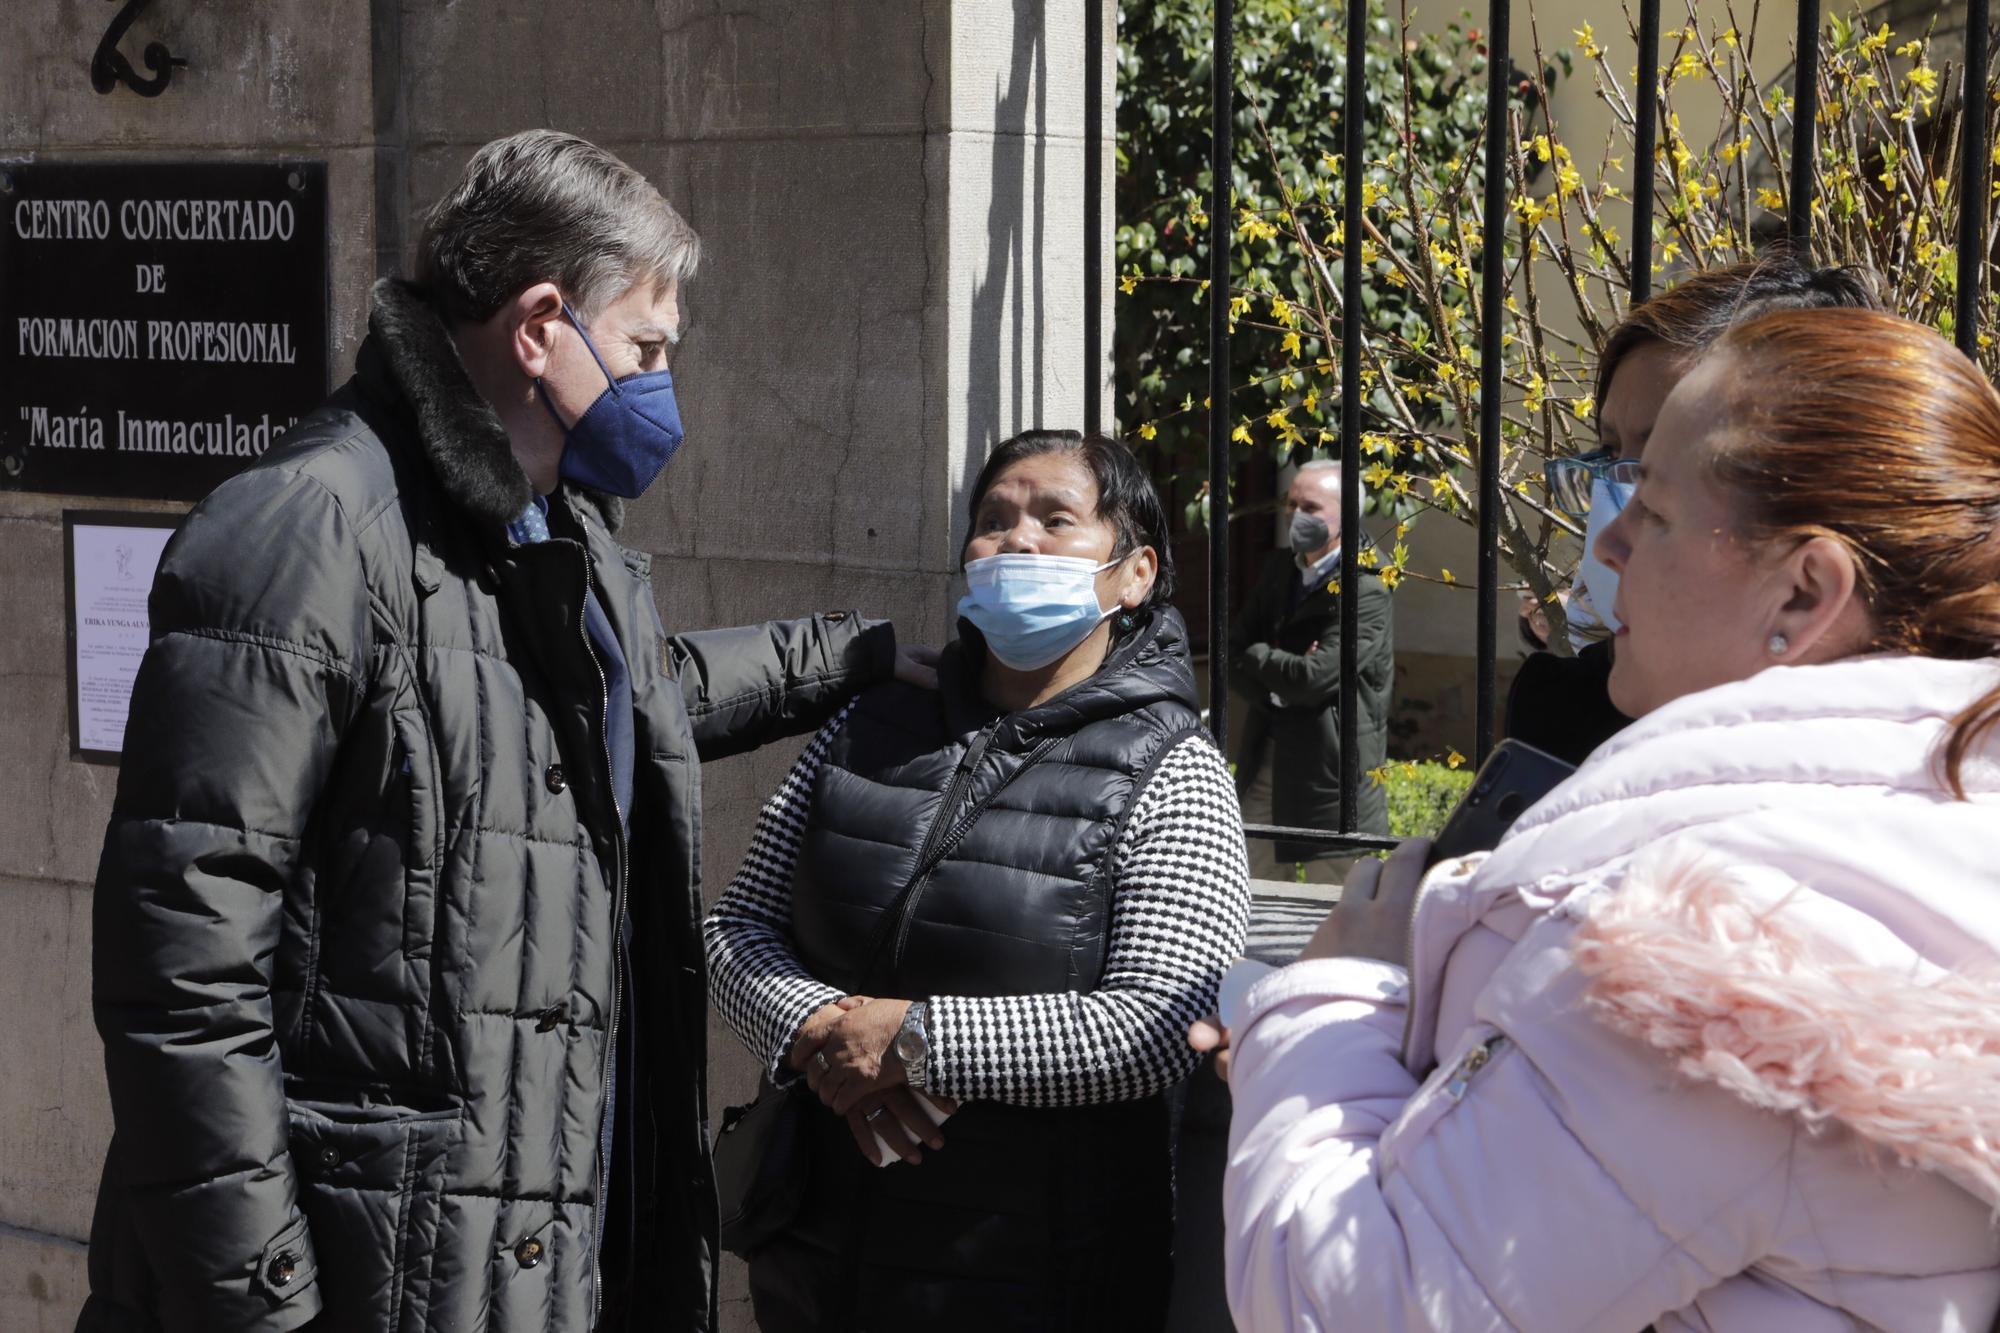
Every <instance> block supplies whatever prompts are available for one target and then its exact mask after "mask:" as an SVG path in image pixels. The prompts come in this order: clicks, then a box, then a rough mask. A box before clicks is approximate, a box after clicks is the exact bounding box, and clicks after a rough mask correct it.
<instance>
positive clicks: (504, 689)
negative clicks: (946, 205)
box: [79, 131, 926, 1333]
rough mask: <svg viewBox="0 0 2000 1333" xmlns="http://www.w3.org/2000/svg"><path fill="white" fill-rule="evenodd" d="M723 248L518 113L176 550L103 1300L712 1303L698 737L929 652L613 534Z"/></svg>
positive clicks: (103, 1215) (602, 1312)
mask: <svg viewBox="0 0 2000 1333" xmlns="http://www.w3.org/2000/svg"><path fill="white" fill-rule="evenodd" d="M696 249H697V242H696V239H695V237H694V234H693V233H692V231H690V230H689V229H688V227H687V225H686V224H685V223H684V222H682V221H681V219H680V218H679V217H678V216H677V215H676V214H675V213H674V212H673V210H672V209H671V208H669V207H668V206H667V204H666V202H665V201H664V200H663V199H661V198H660V196H659V194H658V193H657V192H656V191H655V190H654V189H653V188H652V186H651V185H649V184H648V183H647V182H646V181H645V180H644V178H642V177H640V176H639V175H638V174H637V173H635V172H633V171H631V170H630V169H629V168H627V167H625V166H624V165H623V164H622V163H620V162H618V161H617V159H615V158H613V157H611V156H610V155H609V154H607V153H604V152H602V151H601V150H598V149H596V148H594V147H592V146H591V145H589V144H587V143H584V142H583V141H582V140H579V139H574V138H571V137H569V136H565V135H558V134H553V133H549V132H546V131H535V132H530V133H528V134H523V135H518V136H515V137H514V138H512V139H507V140H502V141H499V142H496V143H494V144H490V145H488V146H487V147H486V148H485V149H482V150H481V151H480V152H479V154H478V155H476V156H475V157H474V159H473V161H472V163H471V165H470V166H469V167H468V168H467V171H466V175H465V177H464V179H463V180H462V181H461V182H460V184H459V185H458V187H457V188H456V189H455V190H454V191H453V193H451V194H450V195H447V196H446V198H445V199H444V200H443V201H441V202H440V204H439V205H438V207H437V208H436V209H435V210H434V211H433V213H432V215H431V217H430V219H429V225H428V228H427V231H426V236H425V240H424V247H423V253H422V259H421V261H420V273H419V279H420V280H419V283H418V284H417V285H415V286H412V285H408V284H400V283H383V284H380V285H378V287H377V288H376V293H375V305H374V310H373V314H372V317H371V319H370V337H369V339H368V341H367V342H366V344H365V345H364V346H363V347H362V349H361V352H360V356H359V360H358V366H357V372H356V375H355V377H354V379H353V380H352V381H351V382H350V383H348V384H347V385H346V386H345V387H344V388H342V389H341V390H340V391H339V392H338V393H337V394H336V395H335V396H334V397H333V399H332V400H331V401H329V402H328V403H327V404H326V405H325V406H324V407H323V408H321V409H320V410H319V411H317V412H315V413H314V414H313V415H311V416H310V417H308V418H307V419H306V420H305V421H304V422H302V423H301V424H300V425H299V426H298V428H297V429H295V430H294V431H293V432H292V433H291V435H290V437H289V438H288V439H287V441H286V442H285V443H284V444H283V446H282V447H280V448H278V449H276V450H274V451H273V452H272V453H271V454H270V456H268V457H267V458H265V459H264V460H262V461H261V462H260V463H259V464H258V465H257V466H255V467H254V468H252V469H251V470H250V471H248V472H246V473H244V474H242V475H241V476H239V477H237V478H235V479H234V480H232V481H230V482H229V483H227V484H225V485H224V486H222V487H221V488H220V489H218V490H217V491H216V492H215V493H214V494H213V495H212V496H210V497H209V498H208V499H207V500H206V501H204V502H203V503H202V504H201V505H200V506H199V507H198V508H196V509H195V511H194V512H193V513H192V514H190V515H189V517H188V519H187V522H186V524H185V525H184V526H183V527H182V529H181V531H180V532H179V534H178V535H177V536H176V537H175V538H174V540H173V542H172V544H171V545H170V546H169V548H168V550H167V553H166V557H165V559H164V560H163V561H162V563H161V566H160V571H159V575H158V579H157V582H156V585H155V588H154V592H153V601H152V615H153V635H154V638H153V644H152V648H151V650H150V652H149V653H148V654H147V657H146V660H145V663H144V665H143V667H142V668H141V670H140V673H139V680H138V683H137V686H136V689H135V692H134V695H133V700H132V711H131V719H130V726H129V732H128V736H127V743H126V750H125V764H124V770H123V772H122V774H121V775H120V781H119V789H118V798H117V804H116V807H115V809H114V812H113V815H112V819H111V825H110V829H109V831H108V833H107V835H106V838H105V846H104V854H103V860H102V863H101V866H100V868H99V872H98V881H97V895H96V935H95V957H94V960H93V961H94V968H95V973H94V996H95V1006H96V1015H97V1023H98V1028H99V1031H100V1032H101V1033H102V1035H103V1038H104V1043H105V1063H106V1068H107V1072H108V1074H109V1077H110V1085H111V1097H112V1107H113V1112H114V1116H115V1122H116V1132H115V1135H114V1137H113V1141H112V1144H111V1148H110V1153H109V1156H108V1159H107V1161H106V1163H105V1169H104V1183H103V1188H102V1191H101V1193H100V1196H99V1202H98V1210H97V1218H96V1223H95V1225H94V1227H93V1230H92V1239H91V1253H90V1277H91V1296H90V1300H89V1303H88V1304H87V1306H86V1307H85V1310H84V1313H83V1317H82V1321H81V1323H80V1324H79V1328H80V1329H81V1330H89V1331H93V1333H94V1331H97V1330H106V1331H109V1330H133V1331H138V1330H147V1331H152V1330H160V1331H162V1333H237V1331H239V1330H282V1329H292V1328H298V1327H300V1326H302V1325H305V1324H306V1323H308V1321H311V1324H312V1328H313V1329H314V1330H316V1331H317V1333H360V1331H363V1330H366V1331H367V1333H387V1331H389V1330H411V1331H412V1333H414V1331H415V1330H430V1329H435V1330H450V1331H451V1333H471V1331H474V1330H478V1331H487V1330H490V1331H491V1333H522V1331H525V1330H534V1331H535V1333H585V1331H586V1330H590V1329H593V1328H626V1327H635V1326H641V1325H642V1324H643V1326H644V1327H648V1328H650V1327H656V1326H657V1327H664V1328H674V1329H699V1328H707V1327H712V1326H713V1324H714V1321H715V1309H716V1304H715V1285H714V1277H715V1273H714V1258H715V1247H716V1234H715V1232H716V1219H715V1200H714V1188H713V1183H712V1177H711V1174H710V1170H709V1165H708V1143H707V1126H706V1123H705V1111H704V1105H705V1091H704V1086H703V1081H704V1079H703V1070H704V1064H705V1060H706V1050H705V1035H704V1034H705V1021H706V1007H705V1006H706V999H705V984H706V978H705V970H704V963H703V954H702V946H701V939H700V933H699V925H700V918H701V895H700V887H699V883H698V867H699V845H700V813H699V795H700V781H699V767H698V760H699V759H700V758H712V757H715V756H719V755H726V754H732V753H735V752H738V751H741V750H745V749H749V748H751V747H753V746H756V745H758V744H761V743H763V742H765V741H767V740H771V739H774V738H777V737H781V736H788V735H792V734H796V733H800V732H805V731H810V730H813V729H814V728H816V727H817V726H819V725H820V724H821V723H822V722H824V721H825V720H826V719H827V718H828V717H830V716H831V715H832V714H833V713H834V711H835V710H836V709H837V708H838V707H839V706H840V705H841V704H842V703H844V702H845V701H846V699H848V698H849V697H850V696H852V695H853V694H854V693H856V692H857V691H858V690H860V689H861V688H863V687H865V686H868V685H870V684H873V683H876V682H878V681H881V680H884V679H886V678H888V677H889V676H890V674H891V673H892V671H894V672H895V674H897V675H899V676H902V677H904V678H905V679H919V678H921V677H923V676H924V675H925V674H926V671H925V668H924V667H923V666H922V665H920V664H918V663H917V662H915V661H914V660H913V659H912V658H911V656H910V655H908V654H902V655H899V654H898V653H897V651H896V647H895V640H894V635H893V631H892V630H891V629H890V627H889V626H887V625H883V624H868V623H864V622H862V621H860V620H858V619H856V618H855V617H854V616H852V615H849V614H841V613H834V614H827V615H822V616H816V617H813V618H810V619H806V620H799V621H792V622H785V623H773V624H769V625H764V626H759V627H755V628H750V629H739V630H717V631H709V632H704V633H696V634H684V635H676V636H668V635H667V634H666V633H665V632H664V630H663V628H662V626H661V624H660V620H659V616H658V613H657V611H656V610H655V607H654V602H653V596H652V591H651V587H650V584H649V582H648V565H647V559H646V557H644V556H642V555H639V554H637V553H634V552H631V551H626V550H623V549H621V548H620V547H619V546H617V545H616V544H615V543H614V541H613V539H612V531H613V529H615V527H616V526H617V521H618V518H619V517H620V514H621V509H620V506H619V504H618V502H617V500H616V499H614V498H611V497H610V496H608V495H606V494H603V493H602V492H605V491H613V492H617V493H620V494H623V495H626V496H635V495H637V494H638V493H639V492H640V491H641V490H643V489H644V487H645V486H646V484H647V483H648V482H649V481H650V480H651V479H652V477H653V476H654V475H656V474H657V472H658V470H659V468H660V467H661V466H663V465H664V463H665V461H666V459H667V457H668V456H669V455H671V453H672V451H673V449H674V447H675V446H676V445H677V444H678V443H679V438H680V429H679V414H678V410H677V409H676V407H675V405H674V402H673V397H672V381H671V378H670V377H669V376H668V375H667V374H666V369H665V362H666V352H667V347H668V345H669V344H671V343H672V342H673V341H674V340H675V338H676V337H677V332H678V324H679V310H678V294H679V290H680V286H681V284H682V283H683V282H684V281H685V280H686V279H687V278H688V277H689V276H690V274H691V273H692V271H693V266H694V261H695V255H696ZM641 1300H643V1308H644V1309H645V1311H646V1313H647V1316H648V1317H647V1318H646V1319H644V1320H643V1321H641V1320H640V1319H639V1318H638V1316H637V1315H636V1314H633V1313H630V1310H631V1308H632V1307H633V1306H634V1305H636V1304H638V1303H639V1302H640V1301H641Z"/></svg>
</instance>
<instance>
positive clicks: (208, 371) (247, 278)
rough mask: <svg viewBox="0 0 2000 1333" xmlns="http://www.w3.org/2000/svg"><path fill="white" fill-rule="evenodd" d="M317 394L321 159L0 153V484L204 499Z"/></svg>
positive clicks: (322, 349)
mask: <svg viewBox="0 0 2000 1333" xmlns="http://www.w3.org/2000/svg"><path fill="white" fill-rule="evenodd" d="M326 392H327V194H326V166H325V164H324V163H317V162H292V163H259V162H144V163H78V162H46V161H38V162H0V487H5V488H7V489H11V490H28V491H45V492H52V493H56V494H63V495H117V496H135V497H147V498H152V499H161V500H198V499H200V498H201V497H202V496H204V495H206V494H207V493H208V492H209V491H211V490H213V489H214V488H215V487H216V485H217V484H218V483H220V482H221V481H223V480H224V479H226V478H228V477H229V476H231V475H232V474H234V473H236V472H240V471H241V470H243V469H244V468H245V467H248V466H249V465H250V464H251V463H253V462H255V461H256V460H257V458H258V457H259V456H261V455H262V454H263V453H264V452H265V451H266V450H267V449H269V448H270V447H271V442H272V441H273V440H274V439H276V438H277V437H278V436H280V435H282V434H283V433H284V431H285V429H286V428H287V427H289V426H290V425H292V424H293V423H294V422H295V421H297V419H298V418H299V417H300V416H301V415H302V414H304V413H305V412H308V411H310V410H311V409H312V408H313V407H315V406H317V405H318V403H319V401H320V400H321V399H322V398H324V397H325V396H326Z"/></svg>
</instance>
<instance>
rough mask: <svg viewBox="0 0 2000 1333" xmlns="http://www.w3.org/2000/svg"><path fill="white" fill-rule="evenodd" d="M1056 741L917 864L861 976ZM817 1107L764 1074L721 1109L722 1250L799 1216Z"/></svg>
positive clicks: (799, 1088) (812, 1098) (768, 1234)
mask: <svg viewBox="0 0 2000 1333" xmlns="http://www.w3.org/2000/svg"><path fill="white" fill-rule="evenodd" d="M1059 739H1060V738H1056V739H1052V740H1048V741H1044V742H1043V743H1042V744H1040V745H1038V746H1036V747H1035V748H1034V749H1033V750H1031V751H1030V752H1029V753H1028V754H1027V756H1026V757H1025V758H1024V759H1023V760H1022V762H1021V765H1020V766H1019V767H1018V768H1016V769H1015V770H1014V771H1013V772H1012V773H1010V774H1008V775H1007V776H1006V778H1004V779H1003V780H1002V781H1001V782H1000V783H999V785H998V786H996V787H995V788H994V790H993V791H990V792H988V793H987V794H986V795H985V796H984V797H982V798H981V799H980V800H979V801H978V803H977V804H975V805H974V806H973V807H972V809H971V810H969V811H968V812H966V814H965V815H964V816H963V817H962V818H960V819H959V821H958V822H957V823H956V824H954V825H953V826H952V827H951V829H950V830H949V831H948V832H947V833H946V834H945V836H944V837H942V838H940V839H939V840H938V841H937V843H936V845H935V846H934V847H933V848H932V849H931V851H930V854H929V855H927V856H926V857H925V858H924V859H923V860H922V861H921V862H919V863H918V865H917V867H916V869H915V870H914V871H913V872H912V873H911V875H910V877H909V879H908V880H906V881H905V882H904V884H903V887H902V888H901V889H900V890H898V891H897V894H896V898H895V900H894V901H893V902H891V903H890V904H889V909H888V910H887V911H885V912H884V913H882V919H881V921H880V922H879V923H878V924H877V925H876V928H875V937H874V938H873V939H872V940H871V941H870V942H869V946H868V952H867V954H866V955H865V956H866V958H867V960H868V961H867V964H866V966H865V967H864V969H863V973H864V975H865V976H867V977H869V978H871V980H872V979H874V978H876V977H877V976H878V975H879V974H880V970H881V964H882V961H883V959H882V951H883V949H884V948H886V947H887V946H888V943H889V940H890V938H891V936H893V935H894V934H895V929H896V926H897V925H898V924H899V923H900V922H901V920H902V918H903V915H904V913H905V912H906V911H907V910H908V908H909V905H910V902H911V899H912V898H913V897H914V895H915V892H916V889H917V886H918V885H920V884H922V883H923V882H924V879H925V878H926V877H927V876H929V874H930V873H931V871H932V870H934V869H935V868H936V867H937V864H938V862H940V861H942V860H944V858H945V857H947V856H949V855H950V854H951V853H952V851H953V850H954V849H955V848H956V847H957V846H958V844H959V843H960V842H961V841H963V840H964V838H965V835H966V834H967V833H969V832H971V831H972V826H973V824H974V823H975V822H976V821H977V820H978V819H979V816H980V815H982V814H984V813H985V811H986V807H987V806H988V805H990V804H991V803H992V801H993V798H994V797H995V796H997V795H999V794H1000V790H1001V788H1004V787H1006V786H1007V785H1008V784H1009V783H1011V782H1013V780H1014V779H1015V778H1017V777H1019V776H1020V775H1021V774H1022V773H1024V772H1026V771H1027V770H1028V769H1029V768H1031V767H1032V766H1033V765H1035V764H1036V763H1038V762H1040V760H1041V759H1042V758H1043V757H1044V756H1046V755H1047V754H1048V753H1049V751H1050V750H1053V749H1054V748H1055V746H1056V744H1057V740H1059ZM891 966H892V967H893V960H892V963H891ZM818 1106H819V1098H818V1096H817V1095H815V1094H814V1092H813V1090H812V1088H811V1087H810V1086H809V1085H808V1084H807V1083H806V1081H805V1080H804V1079H803V1078H800V1079H794V1080H793V1081H792V1082H791V1083H788V1084H786V1085H785V1086H784V1087H782V1088H781V1087H778V1086H777V1085H776V1084H774V1083H773V1082H771V1078H770V1075H768V1074H766V1075H765V1076H764V1077H763V1078H761V1079H760V1080H758V1084H757V1099H756V1100H755V1101H753V1102H751V1103H749V1104H748V1105H746V1106H732V1107H729V1108H728V1109H726V1110H724V1111H723V1113H722V1128H721V1130H720V1131H719V1132H718V1133H717V1134H716V1136H715V1193H716V1198H717V1201H718V1202H719V1204H720V1205H721V1213H722V1231H721V1241H722V1248H723V1249H725V1250H727V1251H729V1252H730V1253H731V1254H734V1255H737V1256H738V1257H740V1258H745V1259H747V1258H749V1257H750V1256H751V1255H752V1254H754V1253H755V1252H756V1251H757V1250H759V1249H762V1248H763V1247H764V1246H765V1245H767V1244H769V1243H770V1241H771V1240H772V1239H773V1238H774V1237H776V1236H777V1235H778V1233H779V1232H781V1231H784V1230H785V1229H786V1228H788V1227H790V1226H791V1224H792V1222H793V1221H794V1219H796V1218H797V1217H798V1215H799V1209H800V1207H801V1206H802V1205H803V1204H804V1203H805V1194H806V1183H807V1181H808V1180H809V1179H810V1178H811V1176H812V1117H813V1116H814V1115H816V1114H818Z"/></svg>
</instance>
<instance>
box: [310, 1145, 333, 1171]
mask: <svg viewBox="0 0 2000 1333" xmlns="http://www.w3.org/2000/svg"><path fill="white" fill-rule="evenodd" d="M313 1160H314V1161H315V1162H318V1163H319V1169H320V1170H322V1171H331V1170H333V1168H335V1167H336V1166H339V1165H340V1149H338V1148H336V1147H334V1146H333V1145H332V1144H331V1143H322V1144H321V1145H320V1146H319V1150H318V1151H316V1152H315V1153H313Z"/></svg>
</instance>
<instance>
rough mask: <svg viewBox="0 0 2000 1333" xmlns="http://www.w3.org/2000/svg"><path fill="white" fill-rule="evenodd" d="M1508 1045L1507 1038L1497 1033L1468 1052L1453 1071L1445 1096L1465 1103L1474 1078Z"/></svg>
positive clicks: (1445, 1087)
mask: <svg viewBox="0 0 2000 1333" xmlns="http://www.w3.org/2000/svg"><path fill="white" fill-rule="evenodd" d="M1506 1044H1507V1038H1506V1037H1505V1036H1504V1035H1502V1034H1501V1033H1498V1032H1496V1033H1494V1034H1493V1035H1492V1036H1490V1037H1488V1038H1487V1039H1486V1040H1485V1041H1482V1042H1480V1043H1479V1044H1478V1045H1477V1046H1475V1047H1473V1048H1472V1049H1471V1050H1469V1051H1467V1052H1466V1053H1465V1058H1464V1059H1462V1060H1460V1061H1459V1062H1458V1068H1456V1069H1454V1070H1452V1071H1451V1078H1450V1079H1449V1080H1448V1081H1447V1082H1446V1083H1445V1085H1444V1091H1445V1095H1446V1096H1447V1097H1450V1098H1451V1099H1452V1100H1453V1101H1455V1102H1456V1101H1463V1100H1464V1099H1465V1090H1466V1089H1467V1088H1468V1087H1470V1086H1471V1085H1472V1079H1473V1076H1474V1075H1476V1074H1477V1073H1478V1072H1479V1071H1480V1070H1482V1069H1484V1068H1486V1066H1487V1065H1489V1064H1491V1063H1492V1062H1493V1057H1494V1056H1496V1055H1498V1054H1499V1053H1500V1051H1501V1048H1502V1047H1504V1046H1506Z"/></svg>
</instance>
